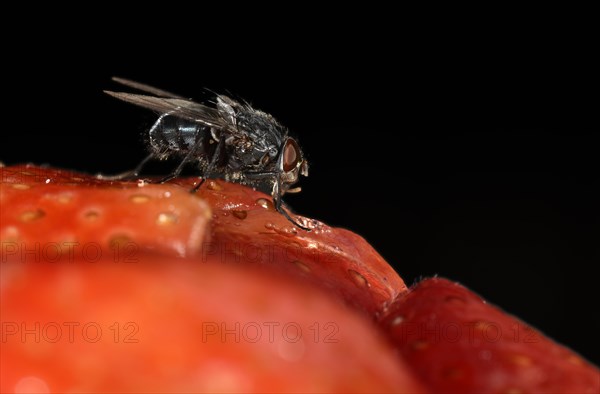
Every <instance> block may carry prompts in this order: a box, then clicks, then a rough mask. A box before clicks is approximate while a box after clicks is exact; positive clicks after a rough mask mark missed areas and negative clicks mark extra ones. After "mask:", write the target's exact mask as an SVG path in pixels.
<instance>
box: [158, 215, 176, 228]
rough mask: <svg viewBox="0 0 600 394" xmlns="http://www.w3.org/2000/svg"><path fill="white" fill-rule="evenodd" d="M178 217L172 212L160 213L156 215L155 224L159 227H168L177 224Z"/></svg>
mask: <svg viewBox="0 0 600 394" xmlns="http://www.w3.org/2000/svg"><path fill="white" fill-rule="evenodd" d="M177 220H179V217H178V216H177V215H176V214H174V213H173V212H162V213H159V214H158V217H157V218H156V224H158V225H160V226H165V225H170V224H175V223H177Z"/></svg>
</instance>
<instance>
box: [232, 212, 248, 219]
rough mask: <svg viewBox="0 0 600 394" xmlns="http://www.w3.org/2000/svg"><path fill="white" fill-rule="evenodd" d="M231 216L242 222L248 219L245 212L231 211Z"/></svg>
mask: <svg viewBox="0 0 600 394" xmlns="http://www.w3.org/2000/svg"><path fill="white" fill-rule="evenodd" d="M231 214H232V215H233V216H235V217H236V218H238V219H240V220H244V219H246V218H247V217H248V212H247V211H231Z"/></svg>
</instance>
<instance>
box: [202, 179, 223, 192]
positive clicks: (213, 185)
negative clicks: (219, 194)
mask: <svg viewBox="0 0 600 394" xmlns="http://www.w3.org/2000/svg"><path fill="white" fill-rule="evenodd" d="M207 183H208V185H206V188H207V189H208V190H214V191H219V190H223V186H221V185H219V184H218V183H217V182H215V181H208V182H207Z"/></svg>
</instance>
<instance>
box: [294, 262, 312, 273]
mask: <svg viewBox="0 0 600 394" xmlns="http://www.w3.org/2000/svg"><path fill="white" fill-rule="evenodd" d="M292 264H294V265H295V266H296V267H298V268H299V269H300V270H301V271H302V272H304V273H307V274H308V273H310V267H309V266H308V265H306V264H304V263H303V262H302V261H299V260H294V261H292Z"/></svg>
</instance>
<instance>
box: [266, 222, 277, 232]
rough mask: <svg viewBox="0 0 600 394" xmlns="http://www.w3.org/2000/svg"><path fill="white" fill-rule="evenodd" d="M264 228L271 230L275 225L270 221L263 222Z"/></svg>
mask: <svg viewBox="0 0 600 394" xmlns="http://www.w3.org/2000/svg"><path fill="white" fill-rule="evenodd" d="M265 228H266V229H267V230H273V229H274V228H275V225H274V224H273V223H271V222H267V223H265Z"/></svg>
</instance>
